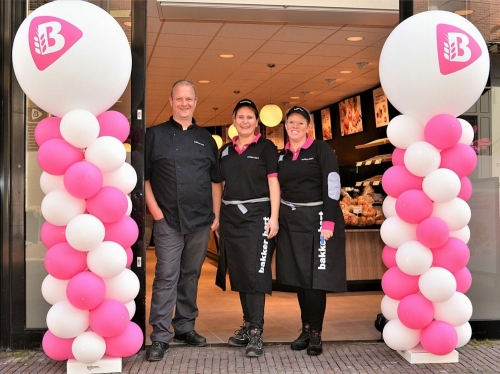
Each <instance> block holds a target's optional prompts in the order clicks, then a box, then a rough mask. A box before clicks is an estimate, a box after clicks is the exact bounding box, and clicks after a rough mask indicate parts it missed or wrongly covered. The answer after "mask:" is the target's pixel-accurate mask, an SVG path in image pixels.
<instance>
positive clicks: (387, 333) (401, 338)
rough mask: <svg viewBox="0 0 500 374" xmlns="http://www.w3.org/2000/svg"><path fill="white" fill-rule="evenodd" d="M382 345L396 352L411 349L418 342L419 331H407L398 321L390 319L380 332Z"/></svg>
mask: <svg viewBox="0 0 500 374" xmlns="http://www.w3.org/2000/svg"><path fill="white" fill-rule="evenodd" d="M382 336H383V338H384V343H385V344H387V346H388V347H389V348H391V349H394V350H396V351H404V350H407V349H412V348H413V347H415V346H416V345H417V344H418V343H419V342H420V330H414V329H409V328H408V327H406V326H405V325H403V324H402V323H401V321H400V320H399V319H391V320H390V321H389V322H387V324H386V325H385V327H384V331H383V332H382Z"/></svg>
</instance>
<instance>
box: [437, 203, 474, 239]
mask: <svg viewBox="0 0 500 374" xmlns="http://www.w3.org/2000/svg"><path fill="white" fill-rule="evenodd" d="M432 216H433V217H438V218H441V219H442V220H443V221H445V222H446V224H447V225H448V228H449V229H450V231H457V230H460V229H463V228H464V227H465V226H466V225H468V224H469V221H470V219H471V210H470V207H469V204H467V203H466V202H465V201H463V200H462V199H461V198H459V197H456V198H454V199H453V200H450V201H448V202H446V203H434V209H433V211H432Z"/></svg>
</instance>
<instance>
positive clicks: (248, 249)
mask: <svg viewBox="0 0 500 374" xmlns="http://www.w3.org/2000/svg"><path fill="white" fill-rule="evenodd" d="M244 205H245V208H246V209H247V212H246V213H245V214H243V213H242V212H241V210H240V209H239V208H238V206H237V205H224V204H223V205H222V207H221V214H220V243H219V249H220V255H219V266H218V268H217V276H216V280H215V284H216V285H217V286H219V287H220V288H222V289H223V290H224V291H225V290H226V269H227V270H228V272H229V280H230V283H231V290H233V291H238V292H245V293H254V292H262V293H268V294H271V291H272V275H271V259H272V256H273V253H274V248H275V239H274V238H272V239H269V240H268V239H267V237H266V236H264V235H263V233H264V227H265V226H264V225H265V221H264V217H267V218H269V216H270V213H271V206H270V203H269V201H266V202H259V203H251V204H244Z"/></svg>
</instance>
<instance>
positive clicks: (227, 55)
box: [219, 53, 234, 58]
mask: <svg viewBox="0 0 500 374" xmlns="http://www.w3.org/2000/svg"><path fill="white" fill-rule="evenodd" d="M219 57H220V58H233V57H234V55H232V54H230V53H221V54H220V55H219Z"/></svg>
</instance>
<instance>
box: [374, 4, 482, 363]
mask: <svg viewBox="0 0 500 374" xmlns="http://www.w3.org/2000/svg"><path fill="white" fill-rule="evenodd" d="M379 72H380V80H381V84H382V87H383V89H384V91H385V93H386V95H387V97H388V99H389V100H390V101H391V103H392V104H393V105H394V106H395V107H396V109H398V110H399V111H400V112H401V113H402V114H401V115H399V116H397V117H395V118H394V119H392V120H391V122H390V123H389V125H388V128H387V136H388V138H389V140H390V141H391V143H392V144H393V145H394V146H395V147H396V149H395V151H394V153H393V158H392V159H393V166H392V167H390V168H389V169H388V170H387V171H386V172H385V173H384V175H383V177H382V186H383V188H384V190H385V192H386V193H387V194H388V196H387V198H386V199H385V201H384V204H383V210H384V214H385V215H386V217H388V218H387V220H386V221H385V222H384V223H383V225H382V227H381V230H380V233H381V237H382V240H383V241H384V243H385V244H386V246H385V248H384V249H383V253H382V259H383V261H384V264H385V265H386V266H387V267H388V268H389V269H388V270H387V271H386V273H385V274H384V276H383V277H382V288H383V290H384V293H385V296H384V298H383V299H382V303H381V308H382V313H383V314H384V316H385V317H386V318H387V319H389V322H388V323H387V325H386V326H385V328H384V330H383V337H384V340H385V342H386V344H387V345H388V346H389V347H390V348H392V349H395V350H409V349H411V348H414V347H416V346H417V345H419V344H421V346H422V347H423V348H424V350H426V351H427V352H429V353H431V354H435V355H446V354H449V353H451V352H453V350H454V349H455V348H457V347H461V346H463V345H465V344H467V342H468V341H469V340H470V337H471V327H470V324H469V322H468V321H469V319H470V317H471V316H472V304H471V302H470V300H469V299H468V298H467V296H465V292H466V291H467V290H468V289H469V287H470V285H471V282H472V279H471V273H470V272H469V270H468V269H467V267H466V265H467V263H468V261H469V257H470V252H469V248H468V246H467V242H468V241H469V236H470V232H469V228H468V223H469V220H470V218H471V210H470V208H469V206H468V204H467V203H466V201H467V200H468V199H469V197H470V196H471V193H472V186H471V182H470V180H469V178H468V175H469V174H470V173H471V172H472V171H473V170H474V168H475V166H476V163H477V156H476V154H475V152H474V150H473V148H472V147H471V146H470V144H471V142H472V140H473V131H472V129H471V125H470V124H469V123H467V122H466V121H464V120H461V119H458V118H456V116H458V115H460V114H462V113H463V112H465V111H466V110H468V109H469V108H470V107H471V106H472V105H473V104H474V103H475V102H476V100H477V99H478V98H479V97H480V95H481V93H482V91H483V89H484V86H485V84H486V80H487V78H488V73H489V55H488V50H487V47H486V44H485V42H484V39H483V37H482V36H481V34H480V33H479V31H478V30H477V29H476V28H475V26H474V25H472V24H471V23H470V22H469V21H467V20H466V19H465V18H463V17H461V16H458V15H456V14H453V13H449V12H444V11H429V12H424V13H420V14H416V15H414V16H412V17H410V18H408V19H407V20H405V21H403V22H402V23H401V24H400V25H398V26H397V27H396V28H395V29H394V31H393V32H392V33H391V34H390V35H389V37H388V39H387V41H386V42H385V44H384V47H383V49H382V53H381V56H380V70H379Z"/></svg>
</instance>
